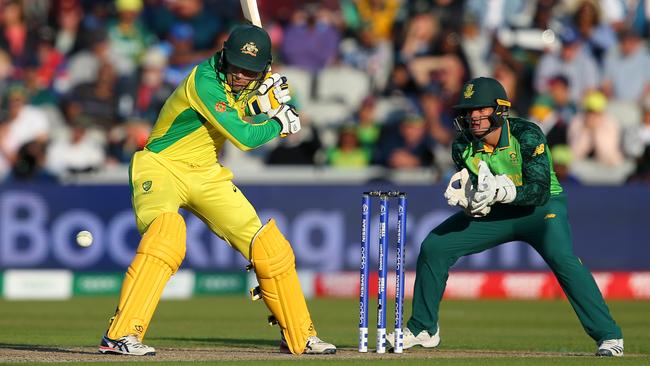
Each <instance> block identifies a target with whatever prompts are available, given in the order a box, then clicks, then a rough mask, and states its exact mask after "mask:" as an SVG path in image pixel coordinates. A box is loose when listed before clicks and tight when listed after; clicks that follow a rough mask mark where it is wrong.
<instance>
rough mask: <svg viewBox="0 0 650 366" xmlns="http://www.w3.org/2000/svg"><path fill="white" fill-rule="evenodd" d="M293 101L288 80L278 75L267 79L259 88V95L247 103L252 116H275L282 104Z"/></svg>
mask: <svg viewBox="0 0 650 366" xmlns="http://www.w3.org/2000/svg"><path fill="white" fill-rule="evenodd" d="M290 100H291V95H290V93H289V84H288V83H287V78H286V77H285V76H282V75H280V74H278V73H275V74H272V75H270V76H269V77H267V78H266V79H265V80H264V82H262V84H261V85H260V87H259V88H257V93H256V94H255V95H253V96H252V97H250V98H249V99H248V101H247V104H248V110H249V112H250V114H251V115H252V116H255V115H258V114H261V113H268V114H270V115H271V114H275V113H277V110H278V109H279V108H280V106H281V105H282V104H286V103H288V102H289V101H290Z"/></svg>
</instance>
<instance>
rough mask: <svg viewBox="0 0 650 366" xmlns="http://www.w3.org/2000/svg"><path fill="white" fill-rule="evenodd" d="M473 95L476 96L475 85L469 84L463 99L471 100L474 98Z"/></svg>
mask: <svg viewBox="0 0 650 366" xmlns="http://www.w3.org/2000/svg"><path fill="white" fill-rule="evenodd" d="M472 95H474V84H467V86H466V87H465V91H464V92H463V97H465V99H469V98H471V97H472Z"/></svg>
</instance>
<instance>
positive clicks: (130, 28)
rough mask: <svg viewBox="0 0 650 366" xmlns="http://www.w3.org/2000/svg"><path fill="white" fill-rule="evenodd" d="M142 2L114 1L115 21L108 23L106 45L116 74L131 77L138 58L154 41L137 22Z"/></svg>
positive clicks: (136, 0) (133, 0)
mask: <svg viewBox="0 0 650 366" xmlns="http://www.w3.org/2000/svg"><path fill="white" fill-rule="evenodd" d="M142 6H143V4H142V0H115V9H116V10H117V19H116V20H112V21H110V22H109V24H108V26H107V30H108V43H109V49H110V53H111V55H114V56H115V59H116V61H117V62H115V63H114V64H113V66H114V67H115V70H116V71H117V74H118V75H120V76H126V77H132V76H134V74H135V71H136V67H137V65H138V63H139V60H140V57H141V56H142V55H143V54H144V52H145V50H146V49H147V47H148V46H149V45H151V44H152V43H153V41H154V39H153V36H152V34H150V33H149V31H148V30H147V29H146V28H145V27H144V26H143V24H142V23H141V22H140V21H139V16H140V13H141V12H142Z"/></svg>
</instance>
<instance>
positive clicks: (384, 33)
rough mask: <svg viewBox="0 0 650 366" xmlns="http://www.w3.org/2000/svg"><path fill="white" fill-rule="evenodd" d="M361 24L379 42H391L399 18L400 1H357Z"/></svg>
mask: <svg viewBox="0 0 650 366" xmlns="http://www.w3.org/2000/svg"><path fill="white" fill-rule="evenodd" d="M355 3H356V5H357V10H358V12H359V17H360V18H361V23H363V24H366V27H367V28H368V31H369V32H370V33H371V34H372V36H373V37H374V38H376V39H377V40H379V41H390V40H391V37H392V35H393V25H394V23H395V18H396V17H397V14H398V11H399V7H400V1H399V0H355Z"/></svg>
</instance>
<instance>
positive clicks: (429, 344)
mask: <svg viewBox="0 0 650 366" xmlns="http://www.w3.org/2000/svg"><path fill="white" fill-rule="evenodd" d="M402 339H403V342H404V343H403V347H402V348H403V349H409V348H411V347H413V346H422V347H424V348H433V347H438V345H439V344H440V327H438V330H437V331H436V334H434V335H431V334H429V332H427V331H426V330H423V331H421V332H420V333H419V334H418V335H417V336H416V335H415V334H413V333H412V332H411V330H410V329H409V328H404V334H403V338H402ZM386 340H387V341H388V343H389V344H390V347H391V349H394V348H395V344H394V343H395V333H389V334H388V335H387V336H386Z"/></svg>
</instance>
